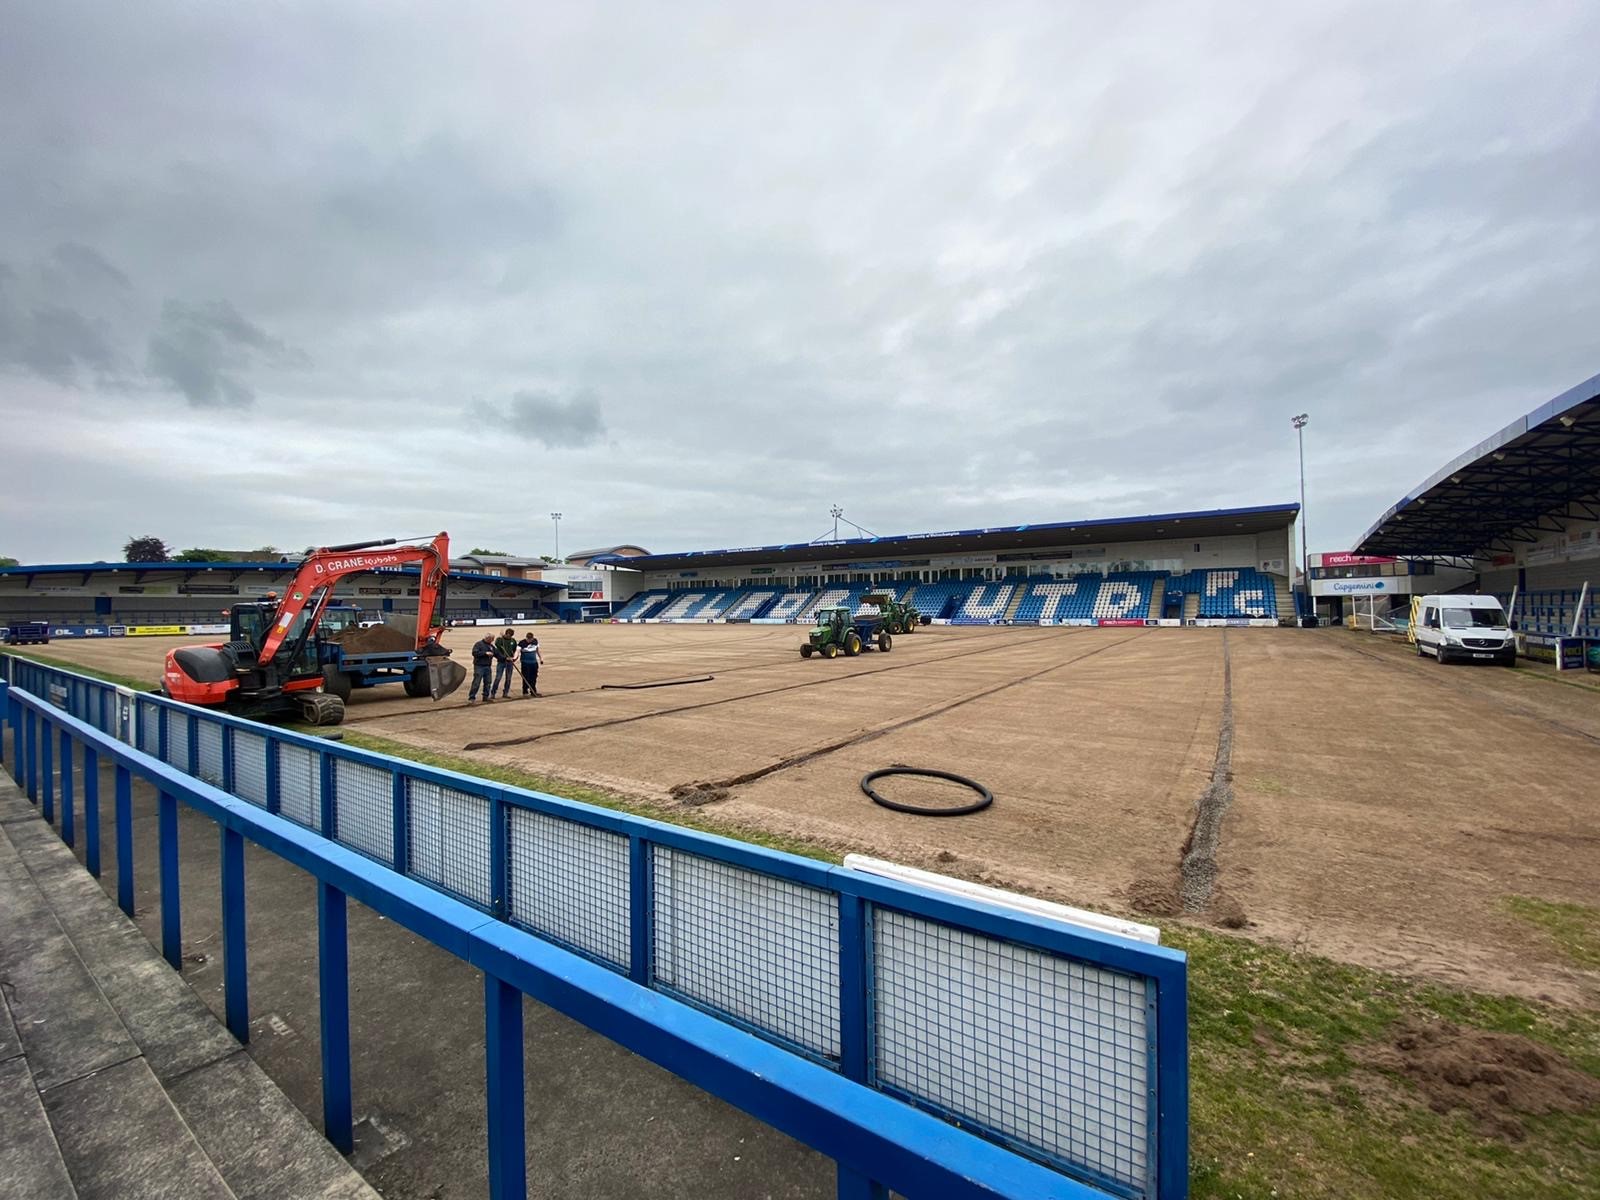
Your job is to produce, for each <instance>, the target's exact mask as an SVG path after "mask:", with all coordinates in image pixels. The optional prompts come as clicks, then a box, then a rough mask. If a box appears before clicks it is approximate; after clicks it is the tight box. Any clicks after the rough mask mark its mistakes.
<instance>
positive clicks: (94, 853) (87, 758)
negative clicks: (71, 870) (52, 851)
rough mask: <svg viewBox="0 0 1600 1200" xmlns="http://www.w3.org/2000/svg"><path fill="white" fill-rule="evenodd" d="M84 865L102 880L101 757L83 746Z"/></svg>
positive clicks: (86, 746)
mask: <svg viewBox="0 0 1600 1200" xmlns="http://www.w3.org/2000/svg"><path fill="white" fill-rule="evenodd" d="M83 865H84V866H86V867H88V868H89V874H91V875H93V876H94V877H95V878H96V879H99V878H100V755H99V754H98V753H96V751H95V748H94V747H93V746H92V745H90V744H89V743H88V742H85V743H84V744H83Z"/></svg>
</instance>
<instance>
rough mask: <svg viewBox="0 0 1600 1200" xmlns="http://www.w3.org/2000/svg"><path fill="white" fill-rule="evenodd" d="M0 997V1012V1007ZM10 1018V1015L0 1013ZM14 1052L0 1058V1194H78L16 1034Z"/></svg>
mask: <svg viewBox="0 0 1600 1200" xmlns="http://www.w3.org/2000/svg"><path fill="white" fill-rule="evenodd" d="M4 1007H5V1006H4V1001H3V999H0V1011H3V1009H4ZM3 1019H4V1020H5V1021H7V1022H9V1021H10V1017H9V1016H5V1017H4V1018H3ZM9 1045H10V1046H11V1048H12V1049H14V1050H15V1051H16V1053H15V1054H13V1055H12V1056H11V1057H10V1058H6V1059H3V1060H0V1126H3V1128H4V1129H5V1135H4V1136H3V1137H0V1196H26V1197H28V1198H29V1200H72V1197H73V1196H75V1195H76V1194H77V1193H76V1192H74V1191H73V1188H72V1177H71V1176H70V1175H68V1174H67V1164H66V1163H65V1162H63V1161H62V1159H61V1147H60V1146H59V1145H57V1143H56V1134H55V1130H53V1129H51V1128H50V1118H49V1117H47V1116H46V1115H45V1111H44V1104H43V1103H42V1102H41V1101H40V1099H39V1088H38V1085H37V1084H35V1083H34V1082H33V1072H31V1071H29V1070H28V1060H27V1059H25V1058H23V1057H22V1048H21V1045H20V1044H19V1043H17V1042H16V1040H15V1037H13V1039H12V1041H11V1042H10V1043H9Z"/></svg>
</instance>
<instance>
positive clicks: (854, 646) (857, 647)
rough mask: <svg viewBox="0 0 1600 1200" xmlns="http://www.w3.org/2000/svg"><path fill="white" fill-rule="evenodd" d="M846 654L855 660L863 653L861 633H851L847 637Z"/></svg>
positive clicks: (845, 640)
mask: <svg viewBox="0 0 1600 1200" xmlns="http://www.w3.org/2000/svg"><path fill="white" fill-rule="evenodd" d="M844 652H845V654H846V655H847V656H849V657H850V658H854V657H855V656H856V655H858V654H860V653H861V635H860V634H859V633H851V634H848V635H847V636H846V637H845V639H844Z"/></svg>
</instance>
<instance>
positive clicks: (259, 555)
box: [249, 542, 283, 562]
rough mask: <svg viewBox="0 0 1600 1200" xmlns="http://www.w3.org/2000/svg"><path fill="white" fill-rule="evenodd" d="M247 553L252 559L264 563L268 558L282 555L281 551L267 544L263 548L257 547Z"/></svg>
mask: <svg viewBox="0 0 1600 1200" xmlns="http://www.w3.org/2000/svg"><path fill="white" fill-rule="evenodd" d="M249 553H250V557H251V558H252V559H254V560H259V561H261V562H265V561H266V560H267V559H269V558H277V557H278V556H279V555H281V554H282V553H283V551H282V550H279V549H278V548H277V547H276V546H274V545H272V543H270V542H269V543H267V544H266V545H265V546H257V547H256V548H255V549H254V550H251V551H250V552H249Z"/></svg>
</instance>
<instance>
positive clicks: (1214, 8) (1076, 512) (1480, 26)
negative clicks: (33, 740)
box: [0, 0, 1600, 562]
mask: <svg viewBox="0 0 1600 1200" xmlns="http://www.w3.org/2000/svg"><path fill="white" fill-rule="evenodd" d="M1597 45H1600V5H1596V4H1594V3H1592V2H1586V0H1577V2H1573V3H1565V4H1562V3H1519V4H1502V3H1489V2H1487V0H1485V2H1483V3H1477V4H1458V3H1452V4H1427V3H1409V4H1394V3H1388V2H1385V3H1377V4H1331V3H1329V4H1315V3H1305V4H1301V3H1296V4H1245V3H1235V4H1226V5H1209V4H1203V3H1196V4H1183V3H1177V2H1175V0H1174V2H1166V3H1160V4H1137V3H1119V4H1104V3H1092V4H1077V5H1074V4H1065V3H1048V4H1041V5H1021V4H1004V3H995V4H983V5H974V4H971V3H959V4H949V5H933V4H924V3H919V4H915V5H912V4H890V3H880V4H851V5H841V6H832V5H827V4H819V5H804V6H801V5H781V6H780V5H776V4H734V3H731V2H729V3H725V4H720V5H706V6H695V5H689V4H674V5H663V4H654V3H651V4H629V5H624V4H607V5H535V4H530V3H526V2H518V3H506V4H493V3H469V4H461V3H449V4H439V5H424V4H414V5H395V4H390V3H381V4H380V3H373V4H353V3H333V4H330V3H326V2H325V0H324V2H319V3H314V4H292V3H274V4H270V5H269V4H209V5H205V4H192V3H184V4H171V5H166V4H160V3H155V2H153V0H151V2H144V3H140V4H112V3H99V4H88V5H85V4H77V3H69V2H64V0H37V2H30V0H19V2H17V3H11V4H8V5H6V14H5V17H4V20H3V24H0V429H3V433H0V472H3V475H0V478H3V479H4V484H3V485H0V505H3V509H0V514H3V520H0V554H9V555H13V556H16V557H19V558H22V559H23V560H24V561H45V562H49V561H58V562H59V561H75V560H80V559H98V558H116V557H118V556H119V555H120V550H121V546H122V543H123V542H124V541H125V540H126V538H127V537H128V536H129V535H134V534H146V533H149V534H155V535H157V536H160V537H162V538H164V539H166V540H167V541H168V542H169V543H170V544H172V545H173V546H174V547H175V548H176V547H183V546H190V545H204V546H220V547H229V548H248V547H254V546H259V545H261V544H263V543H273V544H276V545H279V546H283V547H290V548H298V547H301V546H303V545H305V544H307V543H311V542H335V541H349V540H354V539H357V538H363V537H369V536H374V537H376V536H387V535H408V534H417V533H427V532H433V531H436V530H438V529H447V530H449V531H450V533H451V535H452V539H453V543H454V544H456V545H457V546H459V547H460V548H461V549H463V550H465V549H466V548H468V547H470V546H473V545H480V546H487V547H489V548H493V549H504V550H508V551H512V552H518V553H540V552H545V553H548V552H549V551H550V550H551V549H552V548H553V537H552V529H551V521H550V519H549V517H548V514H549V512H550V511H551V510H560V511H562V512H564V513H565V514H566V515H565V520H564V521H563V522H562V528H561V545H562V548H563V550H566V551H570V550H574V549H578V548H581V547H587V546H594V545H601V544H612V543H616V542H622V541H632V542H638V543H641V544H643V545H645V546H647V547H649V548H651V549H654V550H667V549H693V548H706V547H712V546H740V545H751V544H756V543H765V542H777V541H789V540H802V541H803V540H808V539H810V538H812V537H814V536H816V535H817V534H818V533H820V532H821V531H822V530H823V529H825V528H826V527H827V526H828V525H829V519H828V515H827V509H828V506H829V505H830V504H834V503H838V504H841V505H843V506H844V508H845V510H846V514H847V515H848V516H849V517H851V518H854V519H855V520H857V521H859V522H860V523H861V524H862V525H864V526H866V527H868V528H870V529H872V530H875V531H876V532H879V533H892V532H909V531H919V530H928V529H944V528H957V527H968V526H975V525H996V524H1004V523H1012V522H1023V521H1049V520H1067V519H1073V518H1079V517H1089V516H1121V515H1131V514H1138V513H1148V512H1167V511H1174V510H1179V509H1185V510H1187V509H1204V508H1215V507H1223V506H1231V505H1240V504H1270V503H1277V502H1283V501H1289V500H1293V499H1294V498H1295V497H1296V492H1297V488H1298V484H1297V477H1296V460H1295V441H1294V434H1293V430H1292V429H1291V427H1290V417H1291V416H1292V415H1293V414H1295V413H1298V412H1302V411H1303V412H1308V413H1310V415H1311V423H1310V426H1309V428H1308V429H1307V431H1306V432H1307V435H1308V436H1307V439H1306V452H1307V459H1308V476H1309V478H1308V492H1309V496H1308V505H1309V516H1310V521H1309V527H1310V535H1311V548H1312V549H1313V550H1317V549H1324V550H1337V549H1344V548H1347V547H1348V546H1349V545H1350V543H1351V542H1352V540H1353V539H1354V538H1355V537H1357V536H1358V535H1359V534H1360V533H1361V532H1362V531H1363V530H1365V528H1366V527H1367V526H1368V525H1369V524H1370V523H1371V522H1372V521H1373V519H1374V518H1376V516H1377V515H1378V514H1379V512H1381V511H1382V510H1383V509H1384V508H1386V507H1387V506H1388V505H1389V504H1391V503H1393V502H1394V501H1395V500H1396V499H1397V498H1398V497H1399V496H1400V495H1401V494H1402V493H1403V492H1404V491H1406V490H1407V489H1408V488H1410V487H1411V486H1413V485H1414V484H1416V483H1418V482H1419V481H1420V480H1421V479H1423V478H1424V477H1425V476H1427V475H1428V474H1430V473H1431V472H1432V471H1433V470H1434V469H1436V468H1437V467H1439V466H1442V465H1443V464H1444V462H1445V461H1446V460H1447V459H1449V458H1450V457H1452V456H1454V455H1456V454H1457V453H1460V452H1461V451H1463V450H1465V449H1467V448H1468V447H1469V446H1471V445H1472V444H1473V443H1475V442H1476V441H1478V440H1480V439H1481V438H1483V437H1485V436H1487V435H1488V434H1489V433H1491V432H1493V431H1494V430H1496V429H1498V428H1500V427H1501V426H1502V425H1504V424H1506V423H1507V422H1509V421H1511V420H1513V419H1514V418H1516V417H1518V416H1520V415H1521V414H1523V413H1525V412H1527V411H1528V410H1529V409H1531V408H1532V407H1533V406H1535V405H1536V404H1539V403H1541V402H1543V401H1544V400H1547V399H1549V398H1550V397H1551V396H1554V395H1555V394H1557V393H1558V392H1561V391H1563V390H1565V389H1566V388H1568V387H1570V386H1572V385H1573V384H1575V383H1577V382H1579V381H1581V380H1583V379H1585V378H1587V377H1588V376H1590V375H1592V374H1594V373H1595V372H1596V371H1600V286H1597V283H1596V281H1597V280H1600V100H1597V96H1600V72H1597V71H1596V69H1595V55H1594V51H1595V47H1596V46H1597Z"/></svg>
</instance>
